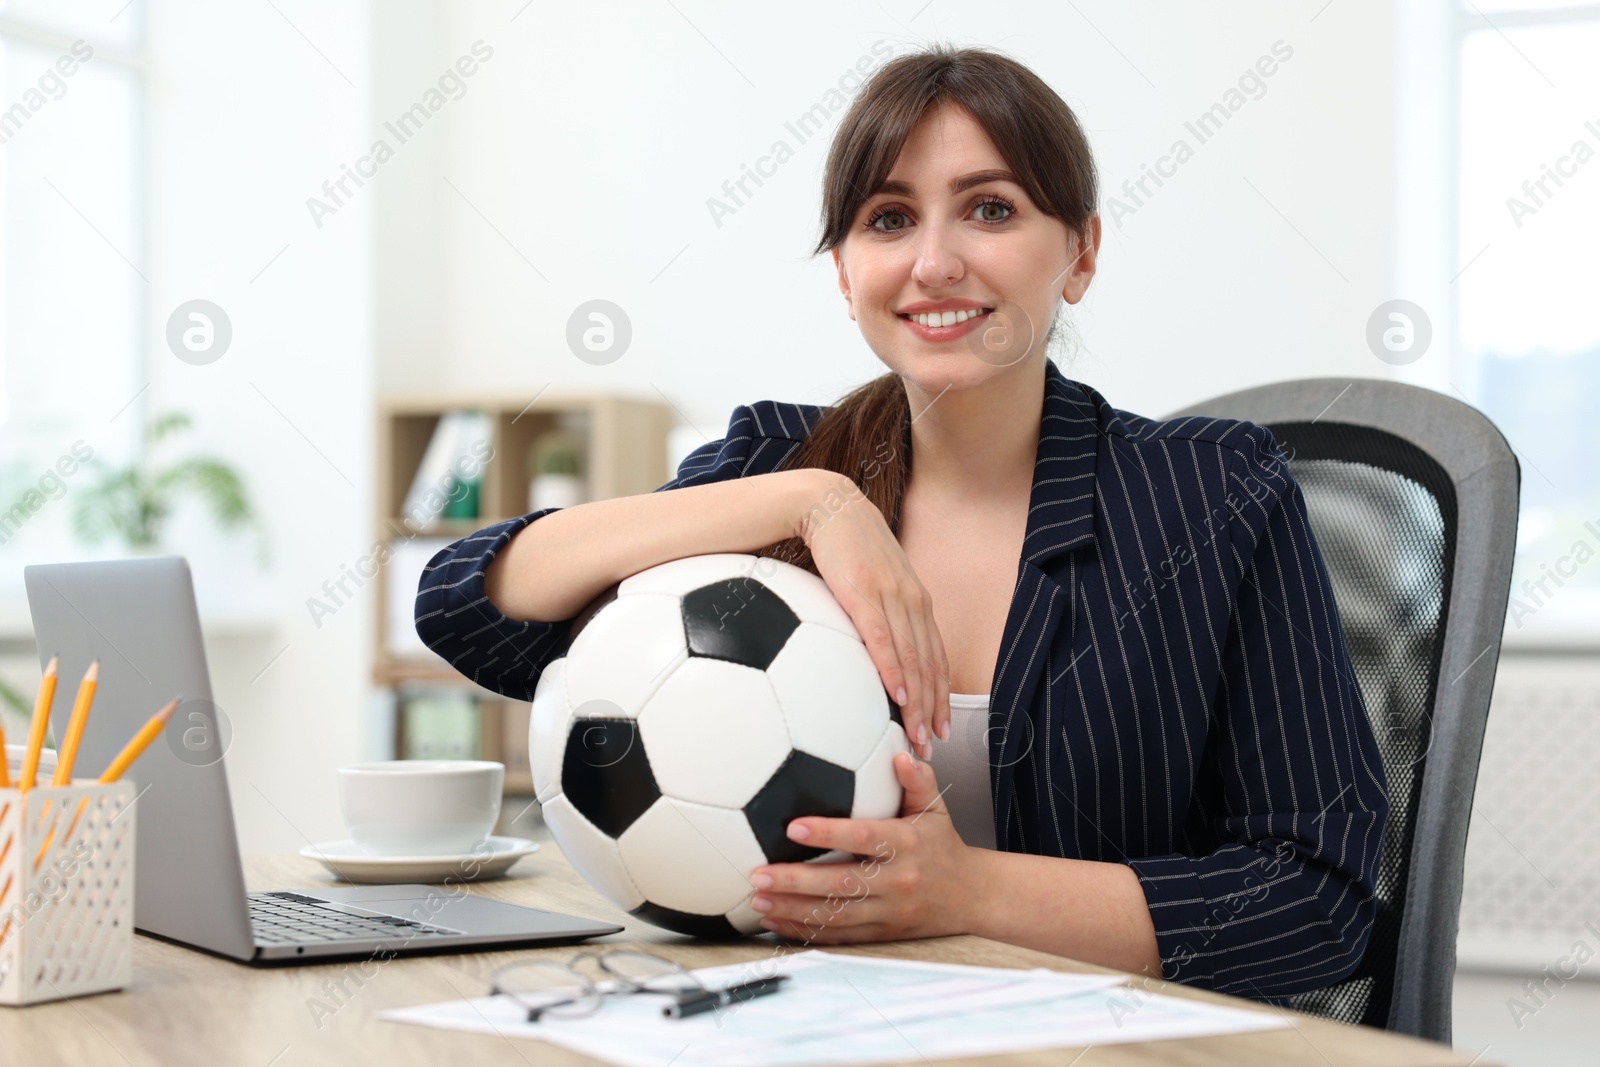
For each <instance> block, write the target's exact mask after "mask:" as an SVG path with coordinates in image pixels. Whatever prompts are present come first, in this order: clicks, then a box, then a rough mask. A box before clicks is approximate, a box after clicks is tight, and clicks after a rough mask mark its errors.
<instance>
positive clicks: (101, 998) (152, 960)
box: [0, 844, 1487, 1067]
mask: <svg viewBox="0 0 1600 1067" xmlns="http://www.w3.org/2000/svg"><path fill="white" fill-rule="evenodd" d="M245 873H246V877H247V880H248V883H249V886H250V888H251V889H252V890H264V889H290V888H295V887H305V886H316V885H330V884H333V882H332V880H331V879H330V877H329V876H328V875H327V874H326V873H325V872H324V871H323V869H322V868H321V867H320V866H318V865H317V864H315V863H313V862H312V861H310V860H305V859H301V858H300V857H271V858H256V859H251V860H247V861H246V863H245ZM471 888H472V889H474V890H475V891H477V892H480V893H483V894H484V895H486V896H490V897H494V898H497V899H500V900H507V901H511V902H512V903H517V904H528V905H533V906H537V907H543V908H549V909H552V910H556V911H566V912H572V913H574V914H578V915H585V916H590V917H593V918H597V919H603V920H614V921H616V922H617V923H619V924H626V926H627V929H626V930H625V931H624V932H623V933H620V934H615V935H613V936H611V937H607V938H600V939H597V940H596V941H595V942H592V943H596V944H598V943H605V944H648V946H649V949H650V951H652V952H656V953H658V954H661V955H666V956H670V957H672V958H674V959H676V960H678V961H679V962H681V963H682V964H684V965H685V966H688V967H703V966H709V965H712V964H719V963H737V962H742V961H744V960H755V959H759V958H762V957H766V956H770V955H771V954H772V951H773V944H774V942H772V940H771V939H770V938H767V939H762V940H754V941H750V942H746V943H739V944H705V943H695V942H690V941H687V940H685V939H683V938H679V937H677V936H676V935H673V934H669V933H667V932H665V931H662V930H658V929H656V928H654V927H651V926H648V925H646V924H643V923H640V922H637V921H635V920H631V919H630V918H629V917H628V916H626V915H623V914H622V913H621V912H619V911H618V910H617V909H615V908H613V907H612V906H611V905H610V904H608V903H607V902H605V901H604V900H602V899H601V898H600V897H599V896H598V895H596V894H595V893H594V891H593V890H591V889H589V888H588V887H587V886H586V885H585V884H584V883H583V882H582V880H581V879H579V878H578V876H577V875H576V874H575V873H574V872H573V870H572V868H571V867H570V866H568V864H567V863H566V861H565V860H564V859H563V858H562V856H561V854H560V853H559V852H558V851H557V850H556V849H554V848H553V847H551V846H549V845H548V844H547V845H545V846H544V848H543V849H542V850H541V851H540V852H538V853H537V854H535V855H533V856H530V857H528V858H526V859H524V860H522V861H521V862H520V863H519V864H518V865H517V866H516V867H514V868H513V869H512V871H511V873H510V875H508V876H507V877H505V878H502V879H498V880H495V881H490V882H483V883H477V884H474V885H472V886H471ZM528 951H529V950H520V951H518V952H484V953H476V954H459V955H438V956H416V957H409V958H407V957H400V958H396V959H392V960H389V961H388V962H385V963H382V964H381V965H378V966H377V971H376V973H375V974H374V973H373V967H374V964H372V963H370V962H369V963H367V965H366V966H365V967H364V968H363V970H364V971H365V972H366V973H367V974H370V975H371V977H370V978H367V979H366V980H364V981H363V980H362V978H361V977H360V975H359V973H358V972H356V971H355V970H353V969H351V968H352V965H353V964H354V963H359V962H361V961H360V960H354V961H343V962H335V963H324V964H310V965H304V966H294V967H282V968H274V969H257V968H252V967H246V966H244V965H241V964H237V963H234V962H232V961H230V960H225V959H221V958H218V957H215V956H210V955H207V954H204V953H199V952H193V951H190V950H188V949H185V948H182V947H180V946H177V945H172V944H168V943H166V942H164V941H158V940H156V939H154V938H148V937H143V936H139V937H136V938H135V945H134V972H133V983H132V984H131V985H130V986H129V987H128V988H127V989H126V990H123V991H121V992H117V993H102V994H99V995H97V996H91V997H83V998H78V999H75V1000H68V1001H62V1002H57V1003H53V1004H42V1005H35V1006H32V1007H28V1008H0V1049H4V1050H5V1052H6V1055H5V1056H4V1057H3V1059H4V1060H5V1062H6V1063H7V1064H13V1063H14V1064H19V1065H26V1067H46V1065H54V1064H72V1065H74V1067H89V1065H96V1064H108V1065H118V1067H122V1065H128V1067H146V1065H162V1067H166V1065H172V1064H183V1065H187V1064H195V1065H205V1067H212V1065H233V1064H238V1065H243V1067H302V1065H312V1064H330V1065H334V1064H336V1065H338V1067H348V1065H350V1064H354V1063H380V1064H383V1065H384V1067H407V1065H411V1064H416V1065H427V1067H437V1065H440V1064H455V1063H460V1064H472V1065H474V1067H498V1065H506V1067H526V1065H527V1064H530V1063H538V1064H541V1065H544V1064H553V1065H565V1064H592V1063H594V1062H596V1061H593V1060H590V1059H588V1058H586V1057H583V1056H579V1055H576V1054H574V1053H570V1052H567V1051H565V1050H563V1049H560V1048H556V1047H554V1046H550V1045H545V1044H543V1043H542V1042H532V1041H513V1040H511V1039H507V1038H501V1037H489V1036H486V1035H478V1034H467V1033H453V1032H447V1031H441V1030H432V1029H427V1028H424V1027H418V1026H411V1025H406V1024H400V1023H392V1022H385V1021H382V1020H379V1019H377V1018H375V1016H374V1013H375V1012H376V1011H378V1010H379V1009H383V1008H393V1007H404V1006H409V1005H416V1004H430V1003H434V1002H436V1001H441V1000H449V999H452V998H455V997H462V996H482V995H483V994H484V993H486V992H487V985H488V975H489V973H490V972H491V971H492V970H494V968H496V967H498V966H501V965H502V964H504V963H506V962H508V961H509V960H511V959H514V958H517V957H519V956H522V955H526V954H527V953H528ZM537 951H543V952H548V953H550V954H551V955H553V956H556V957H557V958H565V956H566V955H568V954H570V953H571V952H572V951H574V950H573V949H571V948H555V949H545V950H537ZM830 951H860V952H863V953H867V954H871V955H881V956H889V957H896V958H910V959H924V960H938V961H947V962H952V963H970V964H980V965H987V966H1003V967H1038V966H1044V967H1051V968H1054V969H1057V970H1062V971H1096V970H1101V968H1096V967H1091V966H1088V965H1085V964H1079V963H1075V962H1073V961H1071V960H1067V959H1063V958H1061V957H1059V956H1051V955H1047V954H1044V953H1040V952H1034V951H1031V950H1028V949H1021V948H1015V947H1012V946H1009V945H1003V944H1000V943H998V942H994V941H987V940H985V939H983V938H977V937H948V938H939V939H934V940H926V941H905V942H897V943H893V944H884V945H875V946H865V947H862V948H860V949H830ZM341 978H342V979H343V985H344V989H345V990H346V992H342V993H341V992H337V991H336V989H335V985H334V983H336V982H337V981H339V980H340V979H341ZM1139 981H1140V982H1141V984H1145V985H1147V986H1148V987H1149V988H1152V989H1160V990H1161V991H1163V992H1168V993H1173V994H1176V995H1178V996H1189V997H1198V998H1209V999H1215V1000H1220V1001H1225V1002H1226V1003H1229V1004H1233V1005H1235V1006H1247V1007H1255V1008H1257V1009H1259V1010H1263V1011H1275V1010H1277V1009H1273V1008H1270V1007H1264V1006H1261V1005H1252V1004H1251V1003H1250V1002H1248V1001H1239V1000H1234V999H1232V998H1223V997H1216V996H1215V995H1214V994H1210V993H1205V992H1202V991H1198V990H1190V989H1186V988H1184V987H1182V986H1177V985H1171V984H1168V983H1163V982H1146V981H1145V980H1142V979H1141V980H1139ZM316 1002H320V1003H322V1004H323V1005H324V1006H325V1007H336V1010H335V1011H334V1013H333V1014H332V1015H331V1016H330V1015H327V1014H326V1013H325V1012H321V1013H318V1012H314V1011H313V1005H314V1003H316ZM1290 1014H1291V1015H1292V1016H1293V1018H1294V1020H1295V1022H1296V1026H1295V1027H1294V1028H1293V1029H1283V1030H1272V1031H1266V1032H1262V1033H1254V1034H1241V1035H1236V1036H1225V1037H1208V1038H1198V1039H1190V1040H1183V1041H1163V1042H1157V1043H1153V1044H1146V1045H1107V1046H1101V1047H1098V1048H1094V1049H1091V1050H1090V1051H1089V1053H1088V1054H1087V1055H1084V1056H1082V1057H1081V1059H1073V1058H1072V1057H1073V1055H1076V1050H1074V1052H1073V1053H1072V1054H1069V1055H1066V1056H1063V1054H1062V1052H1061V1051H1060V1050H1053V1051H1048V1052H1037V1053H1029V1054H1022V1055H1016V1056H1010V1057H996V1058H995V1059H992V1060H985V1061H983V1062H986V1063H993V1062H1007V1063H1015V1064H1018V1065H1025V1064H1039V1065H1045V1064H1048V1065H1050V1067H1063V1065H1064V1064H1066V1063H1074V1064H1078V1063H1081V1064H1084V1065H1085V1067H1097V1065H1105V1067H1111V1065H1135V1064H1157V1063H1160V1064H1180V1065H1192V1067H1209V1065H1213V1064H1215V1065H1219V1067H1246V1065H1250V1064H1272V1065H1274V1067H1276V1065H1282V1064H1315V1065H1318V1067H1326V1065H1327V1064H1330V1063H1334V1064H1339V1065H1340V1067H1347V1065H1350V1067H1354V1065H1361V1064H1371V1065H1379V1064H1382V1065H1390V1064H1393V1065H1397V1067H1398V1065H1402V1064H1403V1065H1405V1067H1431V1065H1441V1067H1443V1065H1455V1067H1468V1065H1469V1064H1470V1063H1472V1061H1471V1060H1470V1058H1469V1057H1467V1056H1464V1055H1461V1054H1459V1053H1457V1052H1454V1051H1452V1050H1450V1049H1448V1048H1445V1047H1444V1046H1442V1045H1434V1044H1429V1043H1425V1042H1421V1041H1416V1040H1413V1039H1411V1038H1402V1037H1396V1036H1393V1035H1390V1034H1386V1033H1382V1032H1380V1031H1375V1030H1369V1029H1363V1028H1359V1027H1351V1026H1344V1025H1341V1024H1339V1023H1333V1022H1328V1021H1325V1020H1322V1019H1314V1018H1311V1017H1309V1016H1304V1015H1298V1014H1294V1013H1290ZM907 1062H909V1063H916V1064H920V1063H923V1062H924V1061H922V1060H920V1059H918V1058H916V1057H913V1058H912V1059H911V1060H909V1061H907ZM936 1062H939V1063H940V1064H944V1063H949V1064H952V1065H954V1064H959V1063H976V1062H978V1061H968V1060H961V1061H958V1060H945V1061H936ZM1474 1067H1487V1065H1486V1064H1485V1062H1484V1061H1482V1060H1479V1061H1477V1062H1476V1064H1475V1065H1474Z"/></svg>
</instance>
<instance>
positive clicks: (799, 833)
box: [789, 822, 811, 841]
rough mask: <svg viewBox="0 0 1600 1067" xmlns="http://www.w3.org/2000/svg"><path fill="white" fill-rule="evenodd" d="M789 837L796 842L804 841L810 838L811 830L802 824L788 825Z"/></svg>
mask: <svg viewBox="0 0 1600 1067" xmlns="http://www.w3.org/2000/svg"><path fill="white" fill-rule="evenodd" d="M789 836H790V837H791V838H793V839H794V840H796V841H804V840H805V839H806V838H808V837H810V836H811V828H810V827H809V826H807V825H806V824H805V823H803V822H792V823H790V824H789Z"/></svg>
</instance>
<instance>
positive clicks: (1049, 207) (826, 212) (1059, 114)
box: [759, 45, 1099, 573]
mask: <svg viewBox="0 0 1600 1067" xmlns="http://www.w3.org/2000/svg"><path fill="white" fill-rule="evenodd" d="M945 102H948V103H952V104H955V105H958V106H960V107H962V108H964V109H965V110H966V111H967V112H968V113H970V114H971V116H972V118H973V119H974V120H975V121H976V122H977V123H978V125H979V126H981V127H983V129H984V131H985V132H986V133H987V134H988V135H989V139H990V140H991V141H993V142H994V146H995V148H996V150H998V151H999V153H1000V156H1001V158H1003V159H1004V160H1005V161H1006V163H1007V165H1009V167H1010V168H1011V171H1012V173H1013V174H1015V175H1016V176H1017V181H1018V182H1019V183H1020V184H1021V185H1022V187H1023V189H1024V190H1025V191H1026V192H1027V194H1028V197H1029V199H1030V200H1032V201H1033V203H1034V204H1035V205H1037V206H1038V208H1039V210H1040V211H1042V212H1044V213H1045V214H1046V215H1049V216H1051V217H1052V218H1056V219H1060V220H1061V221H1062V222H1063V223H1065V224H1066V225H1067V227H1068V228H1069V229H1071V230H1073V231H1074V232H1076V233H1077V234H1078V235H1079V237H1080V238H1082V239H1083V240H1084V241H1085V242H1087V241H1088V239H1089V218H1090V216H1091V215H1092V214H1093V213H1094V211H1095V208H1096V205H1097V204H1098V202H1099V193H1098V184H1099V183H1098V178H1097V176H1096V173H1095V166H1094V159H1093V157H1092V156H1091V154H1090V152H1089V142H1088V140H1087V138H1085V137H1084V135H1083V130H1082V129H1081V128H1080V127H1079V126H1078V120H1077V117H1076V116H1074V115H1073V113H1072V109H1071V108H1069V107H1067V105H1066V103H1065V102H1064V101H1063V100H1062V99H1061V97H1059V96H1057V95H1056V93H1055V91H1054V90H1052V89H1051V88H1050V87H1049V86H1048V85H1046V84H1045V83H1044V81H1043V80H1042V79H1040V77H1039V76H1038V75H1037V74H1035V73H1033V71H1031V70H1029V69H1028V68H1027V67H1025V66H1023V65H1022V64H1021V63H1018V62H1017V61H1016V60H1014V59H1011V58H1009V57H1007V56H1004V55H1001V54H999V53H997V52H991V51H988V50H986V49H982V48H955V47H952V46H950V45H934V46H932V47H930V48H928V49H926V50H923V51H919V52H913V53H911V54H909V55H904V56H901V57H899V58H897V59H894V60H891V61H890V62H889V63H888V64H886V65H885V66H884V67H883V68H882V69H881V70H879V71H878V72H877V73H876V74H874V75H873V76H872V78H871V79H870V80H869V81H868V82H867V84H866V85H865V86H863V87H862V90H861V92H860V94H859V95H858V96H857V97H856V99H855V102H854V103H853V104H852V105H851V106H850V110H849V111H848V112H847V113H846V114H845V117H844V119H843V121H841V122H840V124H839V129H838V131H837V132H836V133H835V134H834V137H833V145H832V147H831V148H830V149H829V151H828V162H827V170H826V173H825V174H824V176H823V183H822V236H821V238H820V239H819V240H818V242H817V247H816V249H815V251H814V253H813V254H816V255H820V254H822V253H824V252H831V251H832V250H833V249H835V248H837V247H838V246H839V245H840V244H841V243H843V241H844V239H845V235H846V234H848V233H849V231H850V227H851V225H852V222H853V220H854V219H855V216H856V212H857V211H858V210H859V209H860V207H861V205H862V204H863V203H865V202H866V200H867V198H868V197H870V196H871V195H872V194H873V192H875V191H876V190H877V189H878V188H879V186H881V185H882V184H883V182H884V181H886V180H887V179H888V177H889V171H890V170H891V169H893V167H894V162H895V160H896V159H897V158H899V156H900V149H901V148H902V147H903V146H904V145H905V142H906V139H907V138H908V137H909V136H910V135H911V132H912V130H913V129H914V128H915V127H916V125H917V123H918V122H920V121H921V120H922V118H923V116H924V115H925V114H926V113H927V112H928V111H929V110H930V109H932V108H933V107H935V106H937V105H939V104H942V103H945ZM1055 332H1056V331H1055V327H1052V329H1051V335H1052V336H1054V334H1055ZM802 467H820V468H823V469H825V470H831V471H837V472H838V473H840V474H844V475H846V476H848V477H849V478H850V479H851V480H852V481H854V482H855V484H856V485H857V486H858V487H859V488H860V490H861V492H862V493H863V494H864V495H865V496H866V498H867V499H868V500H870V501H871V502H872V503H873V504H874V505H876V506H877V508H878V510H879V511H881V512H883V515H884V518H885V519H886V520H887V521H888V523H889V527H890V528H891V529H893V530H897V531H898V529H899V524H900V502H901V498H902V497H903V495H904V493H905V486H906V480H907V478H908V477H909V476H910V473H911V412H910V408H909V405H908V403H907V401H906V392H905V386H904V384H903V383H902V381H901V380H900V376H899V375H898V374H895V373H894V372H892V371H891V372H889V373H887V374H883V375H880V376H879V377H877V378H874V379H872V380H871V381H869V382H867V383H866V384H865V385H862V386H859V387H857V388H856V389H853V390H851V391H850V392H849V393H846V394H845V395H844V396H843V397H841V398H840V399H839V401H838V402H837V403H836V404H834V405H833V406H832V407H828V408H825V409H824V410H823V414H822V415H821V417H820V418H818V420H817V422H816V425H814V426H813V427H812V429H811V432H810V434H809V435H808V436H807V438H806V439H805V441H804V442H803V443H802V444H801V445H800V447H799V448H798V449H796V450H795V451H794V452H793V453H791V454H790V456H789V457H788V458H787V460H785V462H784V463H783V464H782V466H781V469H785V470H791V469H796V468H802ZM759 555H762V556H770V557H772V558H774V559H780V560H783V561H785V562H788V563H793V564H795V565H796V566H800V567H804V568H805V569H807V570H809V571H811V572H812V573H816V569H817V568H816V564H815V563H814V562H813V560H812V558H811V550H810V549H809V548H807V547H806V544H805V542H804V541H803V540H801V539H800V538H798V537H791V538H789V539H787V540H784V541H779V542H778V543H776V544H774V545H769V546H768V547H767V548H764V549H762V550H761V552H760V553H759Z"/></svg>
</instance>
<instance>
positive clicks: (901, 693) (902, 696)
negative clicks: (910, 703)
mask: <svg viewBox="0 0 1600 1067" xmlns="http://www.w3.org/2000/svg"><path fill="white" fill-rule="evenodd" d="M894 702H895V703H896V704H904V703H905V702H906V687H905V686H903V685H902V686H901V687H900V688H899V689H896V690H895V691H894Z"/></svg>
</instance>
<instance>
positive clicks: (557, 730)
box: [528, 657, 572, 804]
mask: <svg viewBox="0 0 1600 1067" xmlns="http://www.w3.org/2000/svg"><path fill="white" fill-rule="evenodd" d="M566 680H567V661H566V658H565V657H562V658H561V659H558V660H553V661H551V663H550V664H549V665H547V666H546V667H545V669H544V672H543V673H542V674H540V675H539V684H538V686H537V687H536V688H535V689H534V691H533V706H532V710H531V712H530V713H529V716H528V763H529V764H530V767H531V769H532V771H533V793H534V796H536V797H538V798H539V802H540V803H541V804H542V803H544V802H545V801H546V800H548V799H549V798H550V797H551V796H552V795H554V794H556V793H559V792H560V791H561V759H562V756H563V754H564V753H565V752H566V746H567V730H568V729H569V728H570V727H571V726H572V706H571V705H570V704H568V703H567V685H566Z"/></svg>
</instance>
